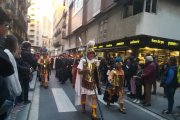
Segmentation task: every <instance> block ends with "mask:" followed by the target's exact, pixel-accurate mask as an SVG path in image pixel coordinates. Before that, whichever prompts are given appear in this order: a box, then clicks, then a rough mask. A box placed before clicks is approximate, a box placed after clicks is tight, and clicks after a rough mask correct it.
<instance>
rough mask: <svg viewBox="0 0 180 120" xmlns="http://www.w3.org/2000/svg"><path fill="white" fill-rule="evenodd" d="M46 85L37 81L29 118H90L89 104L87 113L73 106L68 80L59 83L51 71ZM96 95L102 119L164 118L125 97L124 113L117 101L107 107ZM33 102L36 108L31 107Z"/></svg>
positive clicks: (67, 119)
mask: <svg viewBox="0 0 180 120" xmlns="http://www.w3.org/2000/svg"><path fill="white" fill-rule="evenodd" d="M48 85H49V87H48V89H45V88H44V87H42V86H40V82H39V81H37V83H36V89H35V91H36V90H38V88H40V92H39V94H36V92H35V94H34V98H35V99H36V100H39V104H36V103H34V102H37V101H32V107H31V111H30V115H29V120H32V119H33V118H34V117H37V118H38V119H39V120H90V118H91V108H90V107H89V106H87V107H86V108H87V114H82V113H81V106H75V91H74V90H73V89H72V83H70V81H69V80H68V81H66V83H65V84H63V85H62V84H60V83H59V81H58V79H57V78H55V71H52V75H51V77H50V81H49V83H48ZM104 88H105V86H102V91H103V93H104ZM37 97H39V98H37ZM98 97H99V101H100V107H101V109H102V112H103V116H104V120H119V119H121V120H133V119H134V120H144V119H146V120H165V118H163V117H161V116H160V115H158V114H159V113H153V112H151V111H149V110H148V109H144V108H143V107H141V106H139V105H136V104H134V103H132V102H131V101H129V100H127V99H125V105H124V107H125V110H126V112H127V114H126V115H124V114H122V113H120V112H119V111H118V104H117V103H116V104H115V105H112V107H111V108H108V107H107V106H106V103H104V101H103V95H99V96H98ZM164 100H165V99H164ZM34 104H35V105H36V106H35V107H36V109H33V105H34ZM157 104H158V103H157ZM155 106H156V105H153V106H152V108H155ZM159 110H161V108H159ZM172 118H173V117H172Z"/></svg>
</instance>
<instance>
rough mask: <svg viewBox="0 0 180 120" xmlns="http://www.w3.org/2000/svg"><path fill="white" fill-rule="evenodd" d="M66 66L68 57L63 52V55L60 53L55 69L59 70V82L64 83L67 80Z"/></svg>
mask: <svg viewBox="0 0 180 120" xmlns="http://www.w3.org/2000/svg"><path fill="white" fill-rule="evenodd" d="M67 68H68V59H67V58H66V54H65V53H63V56H62V55H60V59H59V60H58V64H57V69H58V70H59V82H60V81H62V82H61V84H64V83H65V81H66V80H67Z"/></svg>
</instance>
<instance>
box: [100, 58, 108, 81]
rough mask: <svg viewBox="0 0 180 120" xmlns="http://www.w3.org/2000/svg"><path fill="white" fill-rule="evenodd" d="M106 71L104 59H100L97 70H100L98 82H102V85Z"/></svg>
mask: <svg viewBox="0 0 180 120" xmlns="http://www.w3.org/2000/svg"><path fill="white" fill-rule="evenodd" d="M106 69H107V61H106V59H105V58H104V57H101V61H100V65H99V70H100V75H101V78H100V81H101V82H103V84H106V78H105V73H107V71H106Z"/></svg>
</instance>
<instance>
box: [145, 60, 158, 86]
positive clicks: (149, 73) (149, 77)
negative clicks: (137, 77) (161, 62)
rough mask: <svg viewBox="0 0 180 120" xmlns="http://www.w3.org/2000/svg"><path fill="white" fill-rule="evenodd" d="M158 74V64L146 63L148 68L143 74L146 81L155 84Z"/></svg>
mask: <svg viewBox="0 0 180 120" xmlns="http://www.w3.org/2000/svg"><path fill="white" fill-rule="evenodd" d="M155 74H156V66H155V64H154V63H153V62H150V63H148V64H146V68H145V70H144V73H143V74H142V78H144V82H145V83H148V84H153V82H154V80H155Z"/></svg>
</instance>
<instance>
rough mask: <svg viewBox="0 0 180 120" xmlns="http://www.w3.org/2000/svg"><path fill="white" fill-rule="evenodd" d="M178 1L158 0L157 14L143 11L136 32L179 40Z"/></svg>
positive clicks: (179, 7) (179, 17) (179, 12)
mask: <svg viewBox="0 0 180 120" xmlns="http://www.w3.org/2000/svg"><path fill="white" fill-rule="evenodd" d="M179 21H180V1H176V0H171V1H169V0H158V6H157V14H150V13H144V14H143V22H142V23H141V24H142V27H141V28H140V30H139V31H137V34H146V35H152V36H158V37H163V38H170V39H175V40H180V35H179V28H180V22H179Z"/></svg>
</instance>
